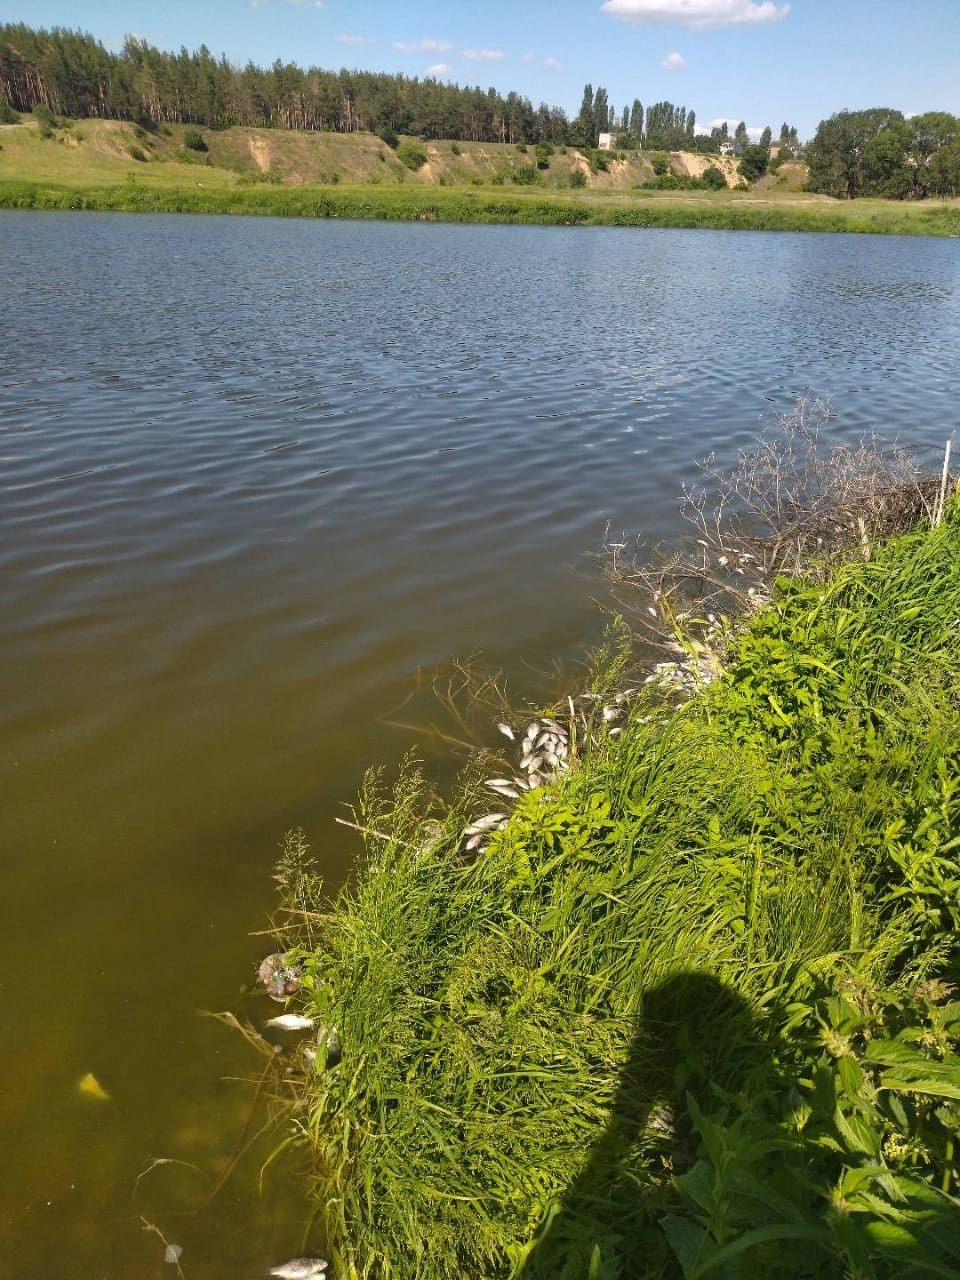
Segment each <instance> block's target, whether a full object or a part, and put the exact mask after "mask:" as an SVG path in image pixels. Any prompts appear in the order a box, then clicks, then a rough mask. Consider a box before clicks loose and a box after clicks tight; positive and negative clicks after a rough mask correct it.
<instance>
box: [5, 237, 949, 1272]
mask: <svg viewBox="0 0 960 1280" xmlns="http://www.w3.org/2000/svg"><path fill="white" fill-rule="evenodd" d="M958 283H960V254H958V250H957V248H956V246H955V245H954V243H953V242H933V241H920V240H882V239H874V238H853V237H851V238H846V239H844V238H838V237H820V236H817V237H815V236H766V235H744V236H737V235H731V234H724V233H716V234H714V233H686V232H669V231H654V232H647V233H644V232H618V231H615V230H596V231H585V230H580V229H577V230H570V231H567V230H562V229H543V228H488V227H439V226H393V225H374V224H370V225H368V224H350V223H343V224H339V223H336V222H331V223H288V222H283V221H274V220H244V219H219V218H209V219H190V218H185V217H184V218H159V217H157V218H154V217H126V216H115V215H92V216H87V215H53V214H51V215H19V214H4V215H3V216H2V217H0V287H2V293H3V300H4V314H5V316H6V318H7V325H6V326H5V338H4V343H3V352H2V357H0V501H2V505H0V585H2V606H3V607H2V611H0V646H2V649H0V652H2V664H0V724H2V739H0V795H2V801H0V804H2V808H0V856H2V860H3V866H2V874H3V894H2V898H0V921H2V929H3V934H2V936H3V939H4V944H5V945H4V963H3V967H2V971H0V991H2V996H3V1011H2V1017H0V1037H2V1046H3V1052H2V1062H3V1066H4V1073H5V1080H4V1084H5V1087H4V1090H3V1103H2V1120H0V1149H2V1150H3V1151H4V1153H5V1158H4V1160H3V1161H0V1245H2V1249H0V1273H4V1268H5V1267H7V1266H9V1267H10V1270H9V1274H11V1275H13V1276H21V1275H22V1276H28V1275H55V1276H61V1277H73V1276H76V1277H84V1278H85V1280H86V1278H89V1277H100V1276H103V1277H111V1278H118V1280H119V1278H125V1277H146V1276H151V1275H160V1276H162V1275H164V1274H166V1275H170V1274H172V1273H173V1271H174V1268H172V1267H169V1266H165V1265H164V1263H163V1246H162V1243H161V1242H160V1241H159V1239H158V1238H157V1237H156V1236H155V1235H153V1234H151V1233H148V1232H145V1231H144V1229H143V1226H144V1224H143V1221H142V1220H141V1219H142V1218H146V1219H147V1220H148V1221H149V1222H152V1223H154V1224H156V1225H157V1226H158V1227H159V1228H160V1229H161V1230H162V1231H163V1232H164V1234H165V1235H166V1236H167V1238H168V1239H170V1240H173V1241H176V1242H177V1243H179V1244H182V1245H183V1246H184V1255H183V1260H182V1261H183V1267H184V1271H185V1274H186V1275H187V1276H188V1277H192V1278H195V1280H200V1277H209V1278H211V1280H227V1278H228V1277H230V1278H233V1277H238V1276H244V1275H249V1276H255V1275H257V1274H259V1273H261V1272H262V1271H263V1269H264V1268H265V1267H266V1266H268V1265H271V1264H272V1263H274V1262H276V1261H277V1260H278V1259H281V1258H283V1257H286V1256H288V1255H289V1254H290V1253H292V1252H296V1249H297V1247H298V1243H299V1242H298V1238H297V1232H298V1228H299V1223H300V1221H301V1217H302V1212H303V1209H302V1205H301V1204H300V1203H299V1201H298V1200H297V1198H296V1196H295V1195H294V1194H292V1192H291V1188H292V1186H293V1181H292V1179H290V1178H288V1177H287V1178H285V1177H282V1176H278V1175H271V1176H268V1177H267V1179H266V1181H265V1184H264V1192H263V1194H262V1195H261V1194H258V1192H257V1175H258V1160H257V1158H256V1157H255V1156H251V1157H249V1158H247V1159H246V1160H245V1161H243V1162H242V1163H241V1164H240V1166H239V1168H238V1171H237V1172H236V1173H235V1175H234V1176H233V1177H232V1178H231V1179H230V1180H229V1181H228V1182H227V1183H226V1185H225V1186H224V1187H223V1188H222V1189H220V1190H219V1191H216V1194H214V1195H213V1198H212V1199H210V1195H211V1192H213V1191H215V1189H216V1185H217V1181H218V1179H219V1177H220V1175H221V1174H222V1172H223V1171H224V1169H225V1168H226V1166H227V1164H228V1162H229V1161H230V1159H231V1156H232V1155H233V1153H234V1150H235V1148H236V1147H237V1145H238V1144H239V1143H240V1142H241V1140H242V1138H243V1135H244V1131H245V1126H246V1125H247V1122H248V1119H249V1113H250V1104H251V1099H252V1094H253V1090H252V1086H251V1085H250V1084H249V1080H250V1079H252V1078H255V1077H256V1075H257V1074H258V1072H259V1070H260V1062H259V1059H258V1058H257V1057H256V1055H255V1054H253V1053H252V1052H251V1051H250V1050H249V1049H248V1048H247V1047H246V1046H245V1045H244V1044H243V1043H242V1041H241V1040H240V1039H239V1037H238V1036H236V1035H235V1034H232V1033H231V1032H229V1031H228V1030H227V1029H226V1028H224V1027H223V1026H221V1025H220V1024H219V1023H217V1022H215V1021H213V1020H211V1019H209V1018H205V1017H203V1016H201V1015H200V1013H199V1012H198V1011H200V1010H208V1011H209V1010H221V1009H234V1010H242V1011H243V1012H244V1013H246V1014H247V1015H248V1016H250V1017H251V1018H252V1019H253V1020H254V1021H260V1022H262V1021H263V1019H265V1018H266V1017H269V1016H270V1015H271V1014H272V1013H274V1012H276V1006H271V1007H270V1008H265V1007H264V1004H265V1002H264V1001H263V1000H262V999H261V1000H257V999H256V998H250V997H244V996H243V995H242V992H241V988H242V987H243V985H244V984H248V983H250V982H251V981H252V978H253V974H254V971H255V967H256V963H257V961H258V960H259V958H260V957H261V956H262V955H263V954H264V953H265V952H266V951H267V950H269V949H270V944H269V941H268V940H266V939H264V938H262V937H256V936H252V934H253V933H254V931H257V930H262V929H264V928H265V927H266V923H267V915H268V912H269V910H270V908H271V905H272V898H271V889H272V882H271V880H270V874H271V871H272V868H273V861H274V857H275V854H276V849H277V844H278V841H279V840H280V838H281V836H282V834H283V832H284V831H285V830H286V829H287V828H289V827H291V826H293V825H295V824H297V825H301V826H303V827H304V828H305V829H306V831H307V832H308V834H309V836H310V838H311V841H312V843H313V845H314V847H315V849H316V851H317V853H318V856H319V858H320V860H321V862H322V865H323V867H324V868H325V871H326V873H327V875H328V876H329V878H330V880H331V883H334V884H335V883H337V882H338V881H340V880H341V879H342V878H343V877H344V876H345V875H346V874H347V872H348V869H349V867H350V864H351V860H352V858H353V856H354V853H355V850H356V845H355V843H354V839H353V837H352V835H351V834H350V833H349V832H348V831H346V830H345V829H343V828H342V827H338V826H337V825H336V824H335V823H334V817H335V816H336V815H338V814H341V815H342V814H345V812H346V811H345V808H344V806H345V805H346V804H349V802H350V801H351V800H352V799H353V797H354V796H355V794H356V791H357V788H358V785H359V783H360V779H361V777H362V773H363V770H364V768H365V767H366V766H367V765H368V764H370V763H372V762H381V761H382V762H388V763H389V762H391V761H396V760H397V759H398V757H399V756H400V755H401V754H402V753H403V752H404V751H405V750H406V749H407V748H408V747H409V746H410V745H411V744H413V743H417V742H419V743H420V745H421V746H422V748H423V749H424V750H425V751H427V752H428V754H429V757H430V761H431V767H434V768H436V769H438V770H440V771H442V770H444V769H449V768H450V767H452V766H451V765H450V763H449V762H445V760H444V756H443V754H442V751H441V748H440V746H439V744H438V743H437V742H436V741H432V740H430V739H427V738H423V737H422V736H419V735H417V734H416V733H415V732H414V729H412V728H403V727H398V723H397V722H402V723H405V724H411V723H412V724H414V725H417V724H421V725H422V724H423V723H424V722H425V721H426V720H428V719H431V718H434V719H436V718H438V708H437V706H436V705H435V704H434V702H433V701H432V700H431V698H430V696H429V695H428V694H427V692H425V691H422V692H421V693H420V694H418V695H417V696H415V697H414V698H413V700H412V701H411V702H409V703H407V704H406V705H402V704H404V700H405V699H406V698H407V696H408V695H409V694H410V692H411V690H413V689H414V688H416V687H417V683H418V679H419V681H420V686H421V689H422V690H425V689H426V687H428V686H429V683H430V678H431V676H432V674H433V673H434V672H435V671H437V670H440V671H443V670H445V669H446V666H447V664H449V662H450V661H451V659H453V658H454V657H457V656H463V655H466V654H469V653H471V652H474V651H477V650H480V651H483V653H484V654H485V655H486V658H487V661H488V662H489V663H490V664H491V665H492V666H495V667H496V666H502V667H503V668H504V669H505V670H506V671H507V672H508V673H509V676H510V680H511V687H512V688H513V689H514V690H515V692H516V693H517V694H518V695H519V694H522V693H523V692H525V691H529V690H532V689H535V688H542V687H543V683H544V680H545V679H547V678H549V671H550V668H551V665H552V663H553V662H554V660H555V659H566V660H571V659H573V658H575V657H576V656H577V655H578V654H580V653H581V652H582V647H583V645H584V644H585V643H587V642H589V641H590V640H591V639H593V638H595V637H596V636H597V635H598V633H599V629H600V625H601V620H600V617H599V614H598V611H597V607H596V605H595V603H594V597H596V596H598V595H600V594H601V590H600V588H599V585H598V584H597V582H596V581H595V580H593V579H591V577H590V564H591V562H590V559H589V553H590V552H591V550H593V549H594V548H596V547H597V545H598V544H599V542H600V541H601V538H602V536H603V532H604V528H605V526H606V524H607V522H608V521H610V522H611V523H612V527H613V528H614V529H627V530H630V531H637V530H642V531H644V532H645V533H646V534H647V535H649V536H650V537H652V538H656V537H666V538H669V537H671V536H674V534H675V533H676V531H677V528H678V517H677V514H676V504H675V499H676V495H677V493H678V492H679V489H680V486H681V483H682V482H683V480H685V479H690V478H691V477H692V475H693V474H694V467H693V463H694V461H695V460H696V459H697V458H700V457H702V456H703V455H705V454H706V453H708V452H709V451H711V450H717V452H718V453H719V454H720V455H721V456H726V457H729V456H732V455H733V454H734V453H735V451H736V448H737V447H738V446H740V445H742V444H744V443H746V442H747V441H748V440H749V438H750V436H751V434H752V433H753V431H754V430H755V428H756V425H757V423H758V420H759V419H760V417H761V416H764V415H769V414H770V413H772V412H775V411H777V410H778V409H783V408H786V407H787V406H788V405H789V404H790V402H791V400H792V398H793V397H794V396H795V395H797V394H803V393H804V392H806V391H808V390H812V391H813V392H815V393H817V394H820V395H827V396H830V397H831V398H832V400H833V402H834V406H835V409H836V420H835V430H836V431H837V432H838V433H840V434H843V435H847V436H851V435H856V434H858V433H859V432H861V431H862V430H864V429H867V428H870V427H873V426H876V427H877V428H878V429H879V430H880V431H881V432H883V433H884V434H886V435H890V436H892V435H893V434H895V433H897V432H899V434H900V435H901V437H902V438H903V439H906V440H909V441H910V442H913V443H917V444H918V445H922V444H929V443H935V442H942V440H943V439H944V438H945V437H946V436H947V435H948V434H950V433H951V432H952V430H953V428H954V426H955V423H956V408H955V406H956V404H957V402H958V401H957V396H958V391H960V374H958V371H957V366H956V360H955V353H956V350H957V346H958V338H960V292H958ZM544 673H545V674H544ZM398 708H399V709H398ZM88 1072H92V1073H93V1074H94V1076H95V1077H96V1079H97V1081H98V1082H99V1083H100V1085H101V1086H102V1088H103V1089H104V1090H105V1091H106V1092H108V1093H109V1095H110V1096H109V1099H106V1100H103V1099H95V1098H93V1097H91V1096H89V1095H87V1094H84V1093H82V1092H80V1091H79V1089H78V1083H79V1081H80V1080H81V1079H82V1078H83V1076H84V1075H85V1074H86V1073H88ZM238 1078H239V1079H238ZM254 1123H255V1124H256V1123H258V1121H255V1122H254ZM260 1154H261V1155H262V1154H263V1149H261V1151H260ZM157 1160H162V1161H169V1162H172V1161H177V1162H183V1163H162V1164H157V1165H152V1162H154V1161H157ZM140 1175H143V1176H142V1177H141V1176H140ZM138 1179H139V1181H138Z"/></svg>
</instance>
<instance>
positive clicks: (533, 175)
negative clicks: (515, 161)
mask: <svg viewBox="0 0 960 1280" xmlns="http://www.w3.org/2000/svg"><path fill="white" fill-rule="evenodd" d="M510 177H511V178H512V179H513V181H514V182H515V183H516V184H517V186H518V187H535V186H536V185H537V183H538V182H539V181H540V172H539V170H538V169H537V166H536V165H535V164H522V165H520V166H519V168H517V169H514V171H513V173H512V174H511V175H510Z"/></svg>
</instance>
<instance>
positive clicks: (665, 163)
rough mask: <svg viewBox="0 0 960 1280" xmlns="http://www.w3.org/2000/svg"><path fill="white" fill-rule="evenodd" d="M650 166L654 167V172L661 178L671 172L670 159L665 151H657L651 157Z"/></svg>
mask: <svg viewBox="0 0 960 1280" xmlns="http://www.w3.org/2000/svg"><path fill="white" fill-rule="evenodd" d="M650 164H651V165H652V166H653V172H654V173H655V174H656V175H657V177H658V178H659V177H661V176H662V175H663V174H665V173H667V172H668V171H669V169H670V157H669V156H668V155H667V153H666V152H665V151H655V152H654V153H653V155H652V156H651V157H650Z"/></svg>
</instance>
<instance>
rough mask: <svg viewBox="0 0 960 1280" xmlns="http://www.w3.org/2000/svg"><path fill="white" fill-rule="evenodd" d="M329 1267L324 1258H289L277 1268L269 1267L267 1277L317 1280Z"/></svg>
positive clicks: (290, 1279)
mask: <svg viewBox="0 0 960 1280" xmlns="http://www.w3.org/2000/svg"><path fill="white" fill-rule="evenodd" d="M329 1265H330V1264H329V1263H328V1262H327V1260H326V1258H291V1259H290V1261H289V1262H282V1263H281V1264H280V1266H279V1267H271V1268H270V1270H269V1271H268V1272H267V1275H268V1276H276V1277H277V1280H317V1277H318V1276H322V1275H323V1273H324V1272H325V1271H326V1269H327V1267H328V1266H329Z"/></svg>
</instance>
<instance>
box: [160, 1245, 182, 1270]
mask: <svg viewBox="0 0 960 1280" xmlns="http://www.w3.org/2000/svg"><path fill="white" fill-rule="evenodd" d="M182 1257H183V1245H182V1244H168V1245H167V1247H166V1249H164V1251H163V1260H164V1262H169V1263H170V1265H171V1266H173V1267H175V1266H176V1265H177V1263H178V1262H179V1261H180V1259H181V1258H182Z"/></svg>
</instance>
